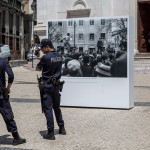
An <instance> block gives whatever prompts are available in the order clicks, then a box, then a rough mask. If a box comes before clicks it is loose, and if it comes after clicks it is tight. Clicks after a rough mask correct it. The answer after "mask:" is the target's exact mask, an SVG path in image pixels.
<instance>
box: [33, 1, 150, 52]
mask: <svg viewBox="0 0 150 150" xmlns="http://www.w3.org/2000/svg"><path fill="white" fill-rule="evenodd" d="M149 11H150V0H119V1H118V0H92V1H91V0H64V1H63V2H62V0H55V1H52V0H42V1H41V0H37V26H35V31H36V33H37V36H38V37H39V39H42V38H44V37H46V36H47V35H46V26H47V20H53V19H66V18H82V17H107V16H110V17H111V16H132V17H133V18H134V29H133V30H134V44H135V47H134V52H135V53H138V52H139V53H143V52H150V44H149V43H150V34H149V31H150V28H149V27H150V19H149Z"/></svg>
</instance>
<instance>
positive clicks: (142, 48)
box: [138, 0, 150, 53]
mask: <svg viewBox="0 0 150 150" xmlns="http://www.w3.org/2000/svg"><path fill="white" fill-rule="evenodd" d="M149 16H150V1H143V0H140V1H138V41H139V42H138V49H139V52H140V53H150V17H149Z"/></svg>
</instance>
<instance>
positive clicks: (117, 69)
mask: <svg viewBox="0 0 150 150" xmlns="http://www.w3.org/2000/svg"><path fill="white" fill-rule="evenodd" d="M58 51H59V52H60V53H61V54H62V57H63V66H62V76H67V77H127V42H126V40H122V41H120V43H119V45H118V46H117V48H116V45H114V44H113V43H108V44H107V46H106V47H103V43H102V42H101V41H100V40H99V41H98V42H97V49H96V50H78V48H76V47H70V45H69V43H65V45H64V46H60V47H59V48H58Z"/></svg>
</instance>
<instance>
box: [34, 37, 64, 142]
mask: <svg viewBox="0 0 150 150" xmlns="http://www.w3.org/2000/svg"><path fill="white" fill-rule="evenodd" d="M41 50H42V52H43V53H44V54H45V55H43V57H42V58H41V60H40V62H39V63H38V64H37V67H36V70H37V71H42V78H43V80H44V92H43V94H42V107H43V111H44V114H45V117H46V120H47V128H48V133H47V134H46V135H44V136H43V138H44V139H49V140H55V136H54V119H53V112H52V108H53V110H54V113H55V116H56V121H57V124H58V126H59V134H62V135H65V134H66V130H65V128H64V121H63V118H62V113H61V109H60V96H61V95H60V93H59V85H57V84H55V82H57V81H59V79H60V78H61V68H62V56H61V54H59V53H58V52H56V51H54V49H53V44H52V42H51V40H49V39H43V40H42V41H41ZM48 80H49V81H50V82H48ZM54 81H55V82H54Z"/></svg>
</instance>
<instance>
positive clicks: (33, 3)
mask: <svg viewBox="0 0 150 150" xmlns="http://www.w3.org/2000/svg"><path fill="white" fill-rule="evenodd" d="M35 7H36V3H35V2H34V1H33V2H32V4H31V9H32V10H33V15H32V22H33V43H34V42H35V41H34V14H35ZM33 50H34V49H32V68H33Z"/></svg>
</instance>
